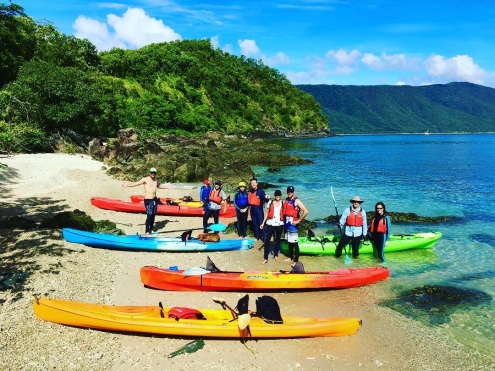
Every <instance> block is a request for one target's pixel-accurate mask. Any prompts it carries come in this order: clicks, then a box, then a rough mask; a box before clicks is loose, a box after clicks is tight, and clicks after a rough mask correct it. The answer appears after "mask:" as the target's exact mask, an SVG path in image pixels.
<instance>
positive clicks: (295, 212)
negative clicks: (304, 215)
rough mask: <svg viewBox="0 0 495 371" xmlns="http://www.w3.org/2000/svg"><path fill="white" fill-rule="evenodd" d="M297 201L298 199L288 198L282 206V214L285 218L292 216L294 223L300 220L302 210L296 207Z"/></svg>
mask: <svg viewBox="0 0 495 371" xmlns="http://www.w3.org/2000/svg"><path fill="white" fill-rule="evenodd" d="M296 200H297V197H294V198H293V199H291V198H289V197H287V198H286V199H285V201H284V204H283V205H282V214H283V215H284V217H287V216H291V217H292V220H294V221H295V220H298V219H299V211H300V210H301V209H300V208H299V206H297V205H296V206H294V204H295V203H296Z"/></svg>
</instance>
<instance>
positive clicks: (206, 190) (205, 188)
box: [199, 179, 211, 211]
mask: <svg viewBox="0 0 495 371" xmlns="http://www.w3.org/2000/svg"><path fill="white" fill-rule="evenodd" d="M210 191H211V186H210V181H209V180H208V179H205V180H204V181H203V185H202V186H201V188H200V190H199V200H200V201H201V202H202V203H203V210H204V211H206V210H208V207H209V204H210V203H209V200H208V197H209V196H210Z"/></svg>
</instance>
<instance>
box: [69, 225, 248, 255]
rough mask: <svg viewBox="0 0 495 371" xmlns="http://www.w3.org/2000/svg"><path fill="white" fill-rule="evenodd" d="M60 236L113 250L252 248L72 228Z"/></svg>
mask: <svg viewBox="0 0 495 371" xmlns="http://www.w3.org/2000/svg"><path fill="white" fill-rule="evenodd" d="M62 235H63V236H64V238H65V240H66V241H67V242H73V243H80V244H83V245H87V246H91V247H102V248H105V249H115V250H135V251H137V250H140V251H169V252H198V251H228V250H248V249H251V248H252V247H253V246H254V240H252V239H242V240H220V241H218V242H201V241H199V240H197V239H190V240H185V241H183V240H182V239H181V238H178V237H160V236H158V235H156V234H152V235H140V234H133V235H127V236H118V235H115V234H104V233H94V232H87V231H80V230H78V229H72V228H63V229H62Z"/></svg>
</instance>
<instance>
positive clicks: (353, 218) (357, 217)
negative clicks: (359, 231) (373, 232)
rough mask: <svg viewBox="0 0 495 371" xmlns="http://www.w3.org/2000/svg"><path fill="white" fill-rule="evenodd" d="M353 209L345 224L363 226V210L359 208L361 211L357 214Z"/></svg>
mask: <svg viewBox="0 0 495 371" xmlns="http://www.w3.org/2000/svg"><path fill="white" fill-rule="evenodd" d="M350 209H351V212H350V214H349V216H348V217H347V219H346V221H345V224H347V225H348V226H351V227H362V226H363V210H362V209H361V208H359V212H358V213H357V214H355V213H354V211H353V210H352V208H350Z"/></svg>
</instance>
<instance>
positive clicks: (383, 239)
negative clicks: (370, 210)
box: [369, 202, 391, 262]
mask: <svg viewBox="0 0 495 371" xmlns="http://www.w3.org/2000/svg"><path fill="white" fill-rule="evenodd" d="M390 225H391V223H390V217H389V216H388V215H387V209H386V208H385V204H384V203H383V202H377V203H376V205H375V215H374V216H373V218H372V219H371V222H370V228H369V232H370V235H371V243H372V244H373V256H374V257H375V258H378V259H380V260H381V261H382V262H384V261H385V257H384V255H383V252H384V250H385V246H387V245H388V241H389V239H390Z"/></svg>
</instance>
